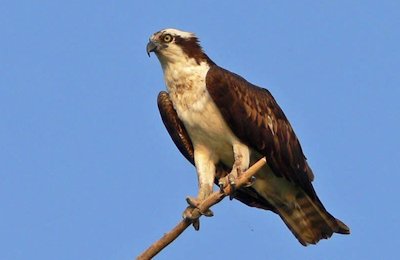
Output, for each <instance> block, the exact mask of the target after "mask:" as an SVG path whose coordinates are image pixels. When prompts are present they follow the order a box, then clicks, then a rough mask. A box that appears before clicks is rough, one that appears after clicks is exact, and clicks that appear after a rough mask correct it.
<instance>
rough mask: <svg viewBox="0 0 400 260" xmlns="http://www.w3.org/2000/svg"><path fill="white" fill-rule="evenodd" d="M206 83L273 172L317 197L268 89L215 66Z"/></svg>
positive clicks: (234, 127)
mask: <svg viewBox="0 0 400 260" xmlns="http://www.w3.org/2000/svg"><path fill="white" fill-rule="evenodd" d="M206 84H207V90H208V92H209V93H210V95H211V97H212V99H213V101H214V102H215V103H216V105H217V107H218V108H219V110H220V111H221V113H222V115H223V117H224V119H225V121H226V122H227V124H228V125H229V126H230V127H231V129H232V131H233V132H234V134H235V135H236V136H237V137H238V138H239V139H240V140H241V141H242V142H244V143H246V144H247V145H249V146H250V147H252V148H253V149H254V150H256V151H258V152H259V153H260V154H262V155H264V156H266V158H267V162H268V165H269V166H270V167H271V169H272V170H273V172H274V174H276V175H277V176H283V177H285V178H286V179H287V180H289V181H291V182H294V183H296V184H298V185H299V186H300V187H301V188H302V189H303V190H304V191H305V192H306V193H307V194H308V195H309V196H310V197H311V198H313V199H314V200H318V199H317V197H316V194H315V191H314V188H313V187H312V185H311V181H312V172H311V169H310V168H309V167H308V165H307V162H306V158H305V156H304V154H303V151H302V149H301V146H300V143H299V141H298V140H297V137H296V135H295V133H294V131H293V129H292V127H291V125H290V123H289V121H288V120H287V118H286V116H285V114H284V113H283V111H282V110H281V108H280V107H279V105H278V104H277V103H276V101H275V99H274V98H273V97H272V95H271V94H270V93H269V91H268V90H266V89H263V88H260V87H257V86H255V85H252V84H251V83H249V82H247V81H246V80H245V79H243V78H242V77H240V76H238V75H236V74H234V73H232V72H230V71H227V70H224V69H222V68H220V67H218V66H216V65H215V66H212V67H211V69H210V70H209V71H208V74H207V78H206Z"/></svg>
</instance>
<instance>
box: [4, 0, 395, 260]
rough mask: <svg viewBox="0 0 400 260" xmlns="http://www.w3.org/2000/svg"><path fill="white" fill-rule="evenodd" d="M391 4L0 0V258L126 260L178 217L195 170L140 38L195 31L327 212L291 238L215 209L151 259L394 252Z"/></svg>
mask: <svg viewBox="0 0 400 260" xmlns="http://www.w3.org/2000/svg"><path fill="white" fill-rule="evenodd" d="M399 10H400V2H398V1H253V2H251V3H250V2H244V1H229V2H228V1H226V2H222V1H219V2H216V1H195V2H193V1H176V0H171V1H162V2H161V1H159V2H149V1H146V2H145V1H140V2H139V1H119V2H113V3H111V2H110V1H36V2H32V1H2V2H1V8H0V36H1V40H0V230H1V232H0V245H1V246H0V248H1V250H0V259H4V260H8V259H42V260H43V259H60V260H62V259H96V260H98V259H133V258H134V257H135V256H136V255H138V254H139V253H140V252H141V251H143V250H144V249H145V248H146V247H147V246H149V245H150V244H151V243H152V242H154V241H155V240H156V239H158V238H159V237H160V236H161V235H162V234H163V233H164V232H166V231H168V230H170V229H171V228H172V227H173V226H174V225H175V224H176V223H177V222H178V221H179V220H180V215H181V212H182V210H183V209H184V208H185V207H186V204H185V200H184V198H185V197H186V196H187V195H194V194H196V189H197V183H196V182H197V180H196V176H195V171H194V168H193V167H192V166H191V165H190V164H189V163H188V162H187V161H185V159H184V158H183V157H182V156H181V155H180V154H179V152H178V150H177V149H176V148H175V147H174V145H173V143H172V141H171V140H170V138H169V136H168V135H167V132H166V130H165V129H164V127H163V125H162V123H161V120H160V117H159V114H158V110H157V106H156V97H157V94H158V92H159V91H160V90H163V89H164V88H165V86H164V82H163V78H162V71H161V68H160V65H159V63H158V61H157V59H156V58H155V56H152V57H151V58H150V59H149V58H148V57H147V55H146V52H145V46H146V44H147V41H148V38H149V36H150V35H151V34H152V33H153V32H155V31H158V30H160V29H162V28H166V27H176V28H180V29H183V30H187V31H192V32H195V33H197V35H198V36H199V38H200V39H201V41H202V45H203V47H204V49H205V51H206V52H207V54H209V56H210V57H211V58H212V59H213V60H214V61H215V62H216V63H217V64H219V65H221V66H222V67H225V68H227V69H229V70H231V71H234V72H236V73H238V74H240V75H242V76H244V77H245V78H246V79H248V80H249V81H251V82H253V83H255V84H257V85H260V86H263V87H266V88H268V89H269V90H270V91H271V92H272V94H273V95H274V96H275V98H276V99H277V101H278V103H279V104H280V105H281V107H282V108H283V110H284V111H285V113H286V115H287V117H288V118H289V120H290V121H291V123H292V125H293V127H294V129H295V131H296V133H297V135H298V137H299V139H300V141H301V143H302V146H303V150H304V152H305V154H306V155H307V157H308V159H309V162H310V165H311V166H312V168H313V171H314V173H315V175H316V180H315V181H314V186H315V188H316V190H317V192H318V194H319V196H320V198H321V200H322V201H323V202H324V204H325V206H326V208H327V209H328V210H329V211H330V212H331V213H332V214H333V215H335V216H336V217H338V218H340V219H342V220H343V221H344V222H345V223H346V224H348V225H349V226H350V228H351V231H352V234H351V235H350V236H340V235H336V236H333V237H332V238H331V239H330V240H326V241H322V242H321V243H320V244H318V245H317V246H310V247H307V248H304V247H302V246H301V245H300V244H299V243H298V242H297V240H296V239H295V238H294V237H293V236H292V235H291V233H290V232H289V230H288V229H287V228H286V227H285V225H284V224H283V222H282V221H281V220H280V219H279V217H278V216H276V215H274V214H272V213H271V212H266V211H262V210H257V209H253V208H249V207H247V206H245V205H243V204H241V203H239V202H237V201H228V200H227V201H223V202H222V203H220V204H219V205H217V206H215V207H214V209H213V211H214V213H215V216H214V217H213V218H207V219H203V220H202V227H201V230H200V232H195V231H194V230H192V229H190V230H187V231H186V232H185V233H184V234H183V235H182V236H181V237H179V238H178V239H177V240H176V241H175V242H174V243H173V244H171V245H170V246H169V247H168V248H167V249H165V250H164V251H163V252H162V253H161V254H160V255H159V256H158V259H187V257H188V256H190V258H191V259H203V258H204V257H206V258H208V259H218V258H219V259H229V258H230V259H241V258H244V257H246V258H250V259H277V258H279V259H293V258H298V259H398V257H399V253H398V248H399V246H400V240H399V238H398V234H399V232H400V225H399V224H398V219H399V218H400V213H399V209H398V203H399V195H398V183H399V182H400V177H399V167H398V165H399V160H400V152H399V151H400V150H399V148H398V147H399V145H400V141H399V136H398V133H399V132H400V116H399V112H400V102H399V98H398V97H399V95H400V73H399V67H400V51H399V42H400V30H399V24H400V11H399Z"/></svg>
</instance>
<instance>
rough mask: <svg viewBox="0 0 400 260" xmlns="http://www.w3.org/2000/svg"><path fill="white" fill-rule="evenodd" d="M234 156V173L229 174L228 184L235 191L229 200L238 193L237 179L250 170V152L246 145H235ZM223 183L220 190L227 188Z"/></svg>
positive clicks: (220, 183)
mask: <svg viewBox="0 0 400 260" xmlns="http://www.w3.org/2000/svg"><path fill="white" fill-rule="evenodd" d="M233 154H234V158H235V161H234V163H233V166H232V171H231V172H230V173H229V174H228V182H229V185H231V187H232V189H233V191H232V192H231V194H230V195H229V199H231V200H232V199H233V198H234V197H235V193H236V192H235V191H236V179H237V178H239V177H240V176H241V175H242V173H243V172H244V171H246V170H247V169H248V168H249V164H250V151H249V149H248V147H247V146H246V145H244V144H241V143H237V144H234V145H233ZM223 182H224V181H223V180H221V181H220V182H219V186H220V189H223V188H224V186H225V183H223Z"/></svg>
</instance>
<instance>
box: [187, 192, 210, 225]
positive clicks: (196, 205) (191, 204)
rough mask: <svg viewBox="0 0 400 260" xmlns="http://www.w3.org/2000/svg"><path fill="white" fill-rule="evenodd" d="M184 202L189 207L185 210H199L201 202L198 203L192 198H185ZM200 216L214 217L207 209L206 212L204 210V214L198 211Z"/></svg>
mask: <svg viewBox="0 0 400 260" xmlns="http://www.w3.org/2000/svg"><path fill="white" fill-rule="evenodd" d="M186 202H187V203H188V204H189V207H187V208H186V209H188V208H191V209H192V211H193V209H194V208H197V209H199V206H200V204H201V202H200V201H199V199H196V198H192V197H187V198H186ZM185 211H186V210H185ZM185 211H184V213H185ZM190 213H191V212H190ZM200 214H201V215H204V216H206V217H212V216H214V213H213V212H212V211H211V209H208V210H206V211H204V212H202V211H200ZM189 219H191V220H193V219H195V218H190V217H189Z"/></svg>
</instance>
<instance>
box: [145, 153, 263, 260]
mask: <svg viewBox="0 0 400 260" xmlns="http://www.w3.org/2000/svg"><path fill="white" fill-rule="evenodd" d="M266 162H267V160H266V159H265V157H263V158H261V159H260V160H259V161H258V162H256V163H255V164H253V165H252V166H251V167H250V168H249V169H248V170H247V171H246V172H244V173H243V174H242V175H241V176H240V177H239V178H238V179H237V180H236V189H239V188H241V187H242V186H244V185H245V184H247V183H248V181H249V180H250V178H251V177H252V176H254V175H255V174H256V173H257V171H258V170H259V169H260V168H261V167H262V166H264V164H266ZM224 178H227V176H226V177H224ZM225 181H226V182H225V183H229V181H228V180H227V179H226V180H225ZM232 192H233V189H232V187H231V185H227V186H226V187H225V188H224V190H223V192H221V191H215V192H213V193H212V194H211V195H210V196H208V197H207V198H206V199H205V200H204V201H203V202H202V203H201V204H200V206H199V207H198V208H195V209H194V210H193V212H192V216H193V218H194V220H190V219H187V218H185V219H183V220H181V221H180V222H179V223H178V225H176V226H175V227H174V228H173V229H172V230H171V231H169V232H168V233H166V234H164V236H162V237H161V238H160V239H159V240H158V241H156V242H154V243H153V244H152V245H151V246H150V247H149V248H148V249H146V251H144V252H143V253H142V254H140V255H139V256H138V257H137V260H145V259H151V258H152V257H154V256H155V255H157V254H158V253H159V252H161V250H163V249H164V248H165V247H166V246H168V245H169V244H170V243H171V242H172V241H174V240H175V239H176V238H177V237H178V236H179V235H180V234H182V232H183V231H185V229H186V228H187V227H189V226H190V225H191V224H192V223H193V222H194V221H195V220H196V219H198V218H200V217H201V213H200V212H206V211H207V210H208V209H209V208H210V207H211V206H213V205H215V204H217V203H218V202H220V201H221V200H222V199H223V198H225V197H226V196H229V195H230V194H231V193H232Z"/></svg>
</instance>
